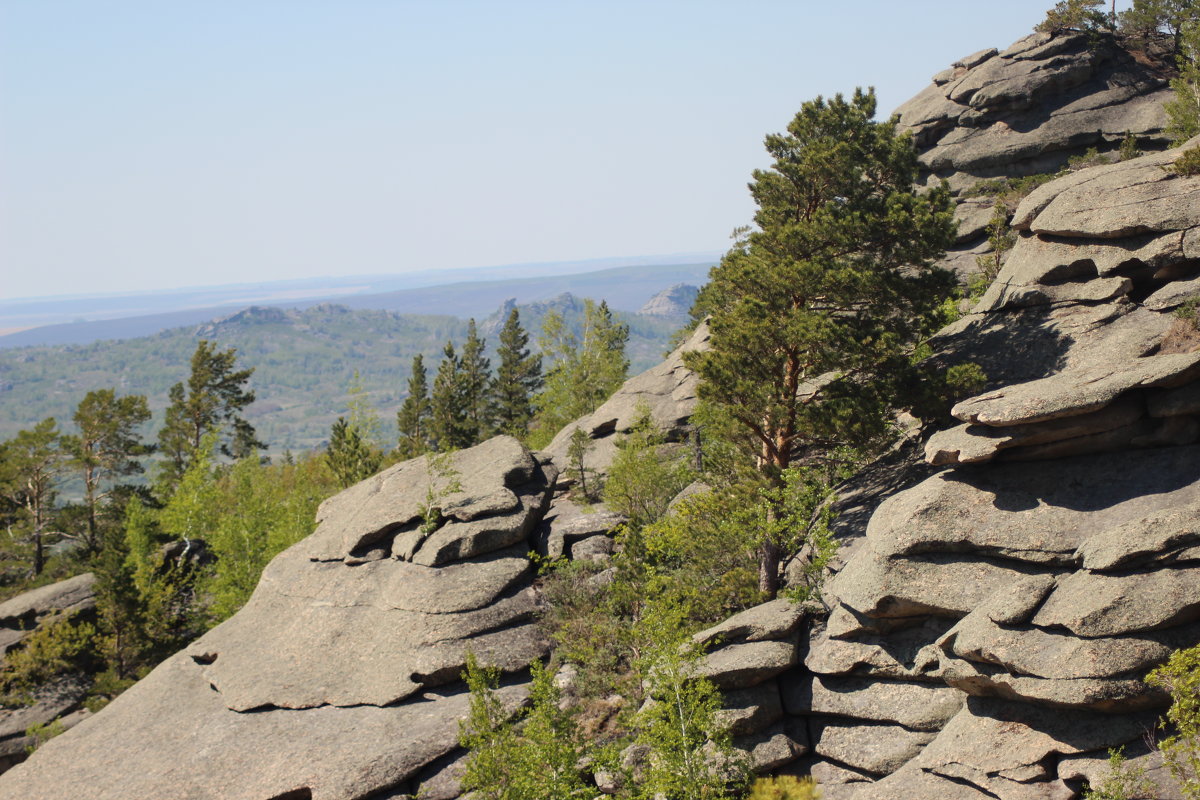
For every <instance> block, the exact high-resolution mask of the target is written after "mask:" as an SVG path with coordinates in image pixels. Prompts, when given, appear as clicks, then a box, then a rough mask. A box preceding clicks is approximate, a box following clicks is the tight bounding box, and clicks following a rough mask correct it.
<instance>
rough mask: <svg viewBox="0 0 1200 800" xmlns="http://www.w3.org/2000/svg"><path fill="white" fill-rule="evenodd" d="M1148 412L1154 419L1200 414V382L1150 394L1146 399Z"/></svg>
mask: <svg viewBox="0 0 1200 800" xmlns="http://www.w3.org/2000/svg"><path fill="white" fill-rule="evenodd" d="M1146 410H1147V411H1149V413H1150V416H1152V417H1178V416H1181V415H1183V414H1200V382H1197V383H1189V384H1188V385H1187V386H1180V387H1179V388H1178V389H1167V390H1165V391H1162V392H1152V393H1150V394H1149V395H1148V396H1147V397H1146Z"/></svg>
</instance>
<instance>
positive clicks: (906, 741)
mask: <svg viewBox="0 0 1200 800" xmlns="http://www.w3.org/2000/svg"><path fill="white" fill-rule="evenodd" d="M811 729H812V742H813V744H812V747H813V751H814V752H815V753H817V754H818V755H822V756H825V757H827V758H832V759H834V760H835V761H837V762H840V763H842V764H846V765H849V766H851V767H854V768H855V769H859V770H862V771H864V772H869V773H871V774H873V775H876V776H882V775H888V774H890V773H892V772H895V771H896V770H898V769H900V767H902V766H904V764H905V763H906V762H908V761H909V760H911V759H912V758H913V757H914V756H916V755H917V753H919V752H921V748H923V747H924V746H925V745H927V744H929V743H930V742H931V741H933V737H934V735H935V734H933V733H928V732H921V731H910V730H908V729H907V728H903V727H901V726H899V725H884V724H877V723H864V722H858V721H856V722H846V721H842V720H820V719H814V720H813V721H812V723H811Z"/></svg>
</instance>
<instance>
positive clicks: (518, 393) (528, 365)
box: [491, 308, 542, 439]
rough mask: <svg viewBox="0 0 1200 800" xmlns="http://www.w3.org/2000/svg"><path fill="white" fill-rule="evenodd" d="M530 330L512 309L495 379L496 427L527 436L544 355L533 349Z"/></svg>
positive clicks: (510, 433)
mask: <svg viewBox="0 0 1200 800" xmlns="http://www.w3.org/2000/svg"><path fill="white" fill-rule="evenodd" d="M528 345H529V334H528V333H526V332H525V329H524V328H522V327H521V315H520V312H518V311H517V309H515V308H514V309H512V311H510V312H509V314H508V319H506V320H505V322H504V327H503V328H502V329H501V331H500V350H499V356H500V366H499V367H498V368H497V369H496V380H495V381H494V382H493V383H492V387H491V388H492V392H491V393H492V408H493V413H494V416H495V423H496V429H497V430H498V431H500V432H501V433H507V434H509V435H510V436H516V437H517V438H520V439H524V438H525V437H526V436H527V435H528V434H529V422H530V420H532V419H533V396H534V395H535V394H536V393H537V392H538V390H539V389H541V387H542V357H541V355H540V354H533V353H530V352H529V347H528Z"/></svg>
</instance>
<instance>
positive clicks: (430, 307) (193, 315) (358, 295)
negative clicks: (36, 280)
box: [0, 259, 713, 348]
mask: <svg viewBox="0 0 1200 800" xmlns="http://www.w3.org/2000/svg"><path fill="white" fill-rule="evenodd" d="M625 260H626V261H630V260H632V259H625ZM587 263H592V262H587ZM712 263H713V262H712V261H697V262H688V263H673V264H663V263H637V264H635V265H633V266H615V267H609V268H606V269H601V270H592V271H588V272H579V271H564V272H562V273H560V274H536V275H519V276H507V277H499V278H492V277H487V276H488V275H490V274H493V273H496V272H498V271H499V272H503V270H499V269H498V268H490V269H480V270H464V271H458V270H447V271H444V272H443V273H439V274H442V275H444V276H445V277H466V275H460V274H459V273H460V272H464V273H467V274H469V275H472V276H476V277H471V278H468V279H466V280H459V281H455V282H449V281H444V282H442V283H437V284H430V283H429V282H427V281H426V282H424V283H422V282H420V280H419V279H417V278H414V279H412V280H411V281H410V282H416V283H417V284H418V285H410V286H405V287H403V288H398V289H391V288H389V289H388V290H385V291H380V290H379V289H382V288H384V287H389V281H390V282H391V284H395V283H396V282H397V281H400V280H401V279H402V278H403V277H404V276H398V277H393V278H389V279H377V280H376V282H375V283H374V284H367V285H366V286H365V287H364V286H362V285H350V283H352V279H349V278H347V279H342V280H343V282H344V283H345V282H350V283H346V285H341V286H340V288H339V287H334V286H329V287H327V291H325V292H324V293H323V294H322V293H321V292H319V291H317V290H315V289H312V288H308V287H307V286H306V285H305V284H304V282H297V283H298V285H297V286H296V287H292V286H291V283H290V282H289V283H288V284H284V285H283V288H276V289H274V290H271V289H270V286H271V285H267V286H265V287H258V286H249V287H232V289H240V291H238V292H234V291H232V289H231V290H228V291H224V292H222V291H218V290H215V289H214V290H195V291H191V292H181V293H180V297H181V298H183V300H184V301H185V302H186V303H188V304H189V305H186V306H185V307H178V308H172V309H171V310H167V311H163V312H156V313H144V312H142V313H139V311H138V308H139V306H138V301H137V300H136V298H129V297H120V296H118V297H113V298H107V299H106V298H98V299H95V300H94V301H93V302H96V303H102V304H103V303H108V304H110V305H111V306H113V307H112V308H102V309H101V310H100V311H99V312H98V313H99V315H100V316H102V317H105V318H102V319H86V318H85V319H82V320H79V321H72V322H56V323H54V324H41V325H40V326H39V327H32V328H29V329H27V330H19V331H16V332H14V333H9V334H7V335H4V336H0V348H9V347H25V346H28V345H63V344H89V343H91V342H95V341H101V340H104V339H128V338H133V337H138V336H150V335H152V334H155V333H158V332H159V331H163V330H167V329H170V328H174V327H178V326H181V325H195V324H199V323H201V322H206V321H208V320H211V319H214V318H216V317H219V316H226V315H228V314H230V313H235V312H236V311H238V310H240V309H243V308H246V307H248V306H252V305H254V306H261V307H268V306H269V307H275V308H311V307H312V306H315V305H320V304H322V303H330V302H332V303H337V304H340V305H344V306H346V307H348V308H356V309H380V310H386V311H395V312H399V313H406V314H407V313H411V314H452V315H454V316H458V317H462V318H464V319H465V318H467V317H471V316H476V317H481V316H486V315H487V314H489V313H491V311H492V310H494V309H495V308H496V306H498V305H499V304H500V303H502V302H503V301H504V300H505V299H507V298H510V297H511V298H513V299H514V300H516V301H517V302H519V303H531V302H536V301H540V300H547V299H550V298H551V297H554V296H556V295H559V294H562V293H563V292H570V293H572V294H575V295H577V296H582V297H603V298H605V299H606V300H608V303H609V305H610V306H611V307H612V308H614V309H617V310H621V311H636V310H637V309H638V308H639V307H640V306H641V305H642V304H643V303H645V302H646V300H647V299H648V298H650V297H651V296H652V295H653V294H654V293H655V292H658V291H659V290H661V289H662V288H664V287H665V286H669V285H671V284H672V283H678V282H684V283H693V284H696V283H704V282H705V281H706V280H707V276H708V270H709V268H710V267H711V266H712ZM535 267H536V265H531V266H528V267H524V268H518V267H512V268H507V269H508V270H509V271H510V272H511V271H514V270H518V269H525V270H533V269H535ZM544 268H546V269H548V268H549V267H548V266H546V267H544ZM363 280H366V279H363ZM372 287H375V290H374V291H369V290H367V289H370V288H372ZM285 290H286V291H285ZM231 300H236V301H237V302H236V303H233V302H230V301H231ZM83 302H84V301H83V300H78V301H77V300H72V299H64V300H62V301H60V303H59V306H60V307H58V308H54V305H55V304H54V303H53V302H52V301H51V300H44V301H43V300H36V301H34V300H31V301H14V302H8V303H4V302H0V329H4V328H11V327H21V326H22V324H25V325H28V324H38V320H41V319H44V318H57V319H62V317H63V315H64V313H67V312H70V313H71V314H72V315H74V316H80V317H87V316H88V314H89V313H90V312H88V311H87V307H86V306H84V305H80V304H81V303H83ZM143 302H144V301H143ZM76 312H78V313H76ZM55 314H57V317H54V316H53V315H55Z"/></svg>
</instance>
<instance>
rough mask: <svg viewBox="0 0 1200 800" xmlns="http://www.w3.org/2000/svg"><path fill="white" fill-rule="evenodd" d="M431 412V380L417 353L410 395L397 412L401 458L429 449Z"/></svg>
mask: <svg viewBox="0 0 1200 800" xmlns="http://www.w3.org/2000/svg"><path fill="white" fill-rule="evenodd" d="M429 414H430V408H429V380H428V377H427V375H426V372H425V359H424V357H423V356H422V355H421V354H420V353H417V354H416V355H415V356H413V361H412V374H411V375H410V376H409V378H408V397H406V398H404V404H403V405H401V406H400V410H399V411H398V412H396V426H397V427H398V428H399V429H400V446H399V448H398V449H399V452H400V457H401V458H416V457H417V456H419V455H422V454H424V453H425V452H427V451H428V450H429Z"/></svg>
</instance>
